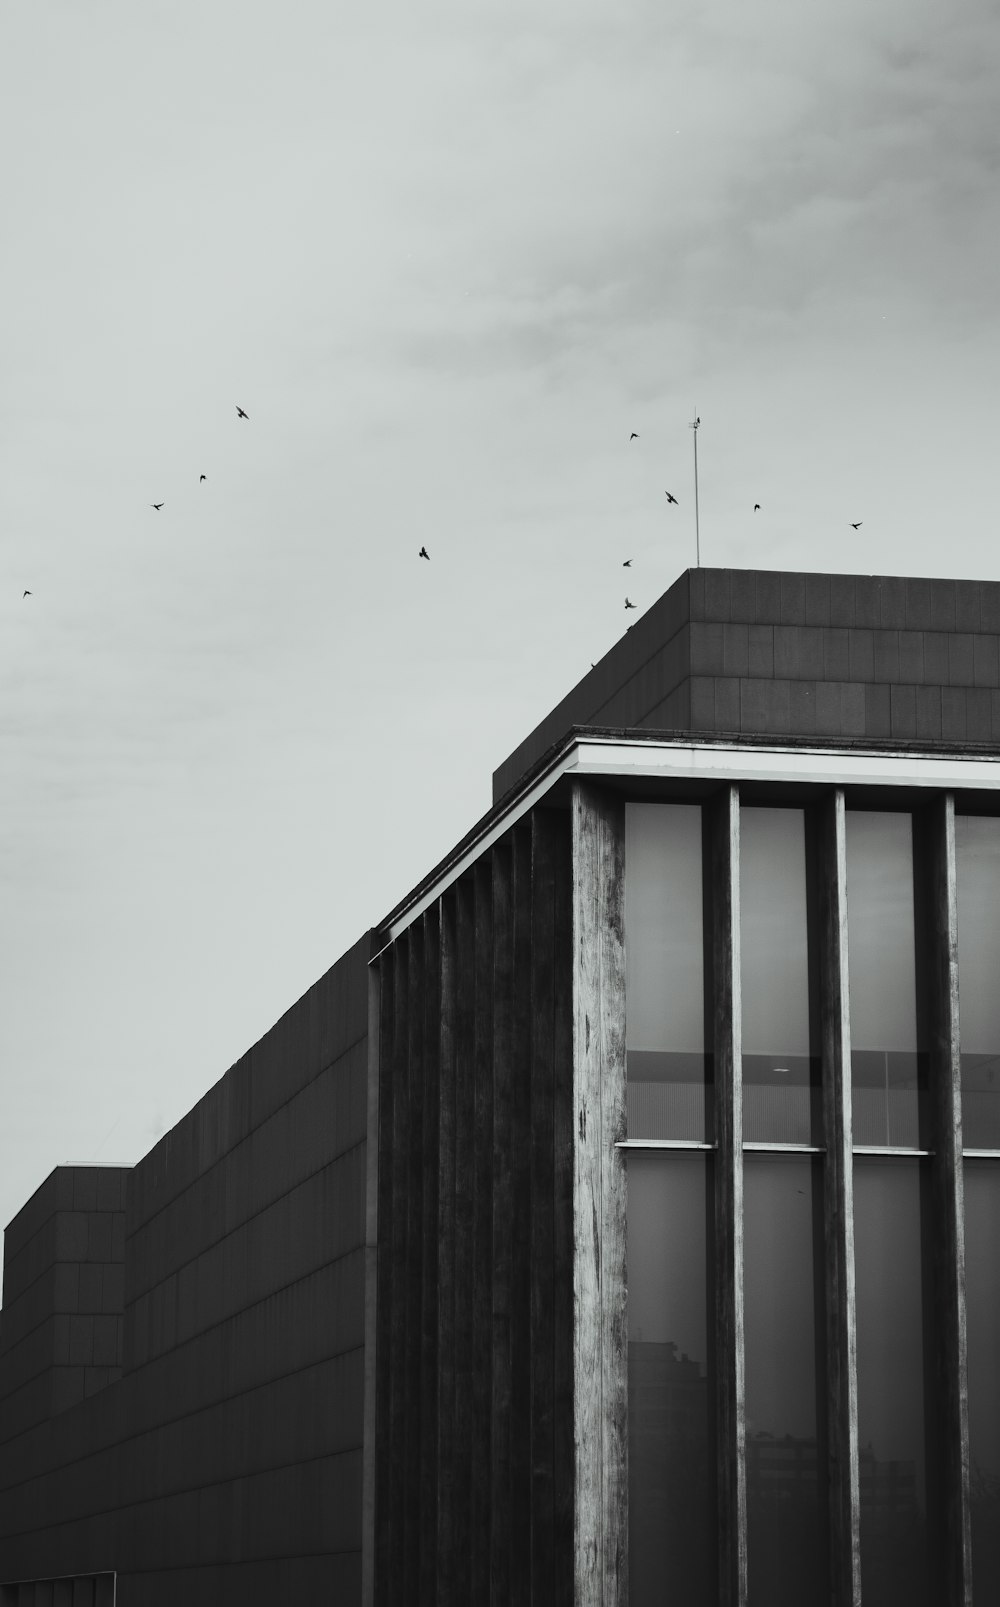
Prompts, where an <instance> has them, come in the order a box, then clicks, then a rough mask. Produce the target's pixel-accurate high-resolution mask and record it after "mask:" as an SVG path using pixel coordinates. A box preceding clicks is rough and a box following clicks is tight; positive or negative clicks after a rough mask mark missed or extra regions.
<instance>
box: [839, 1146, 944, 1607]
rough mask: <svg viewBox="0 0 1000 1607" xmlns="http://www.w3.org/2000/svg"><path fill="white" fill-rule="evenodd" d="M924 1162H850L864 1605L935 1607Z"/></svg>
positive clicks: (869, 1606)
mask: <svg viewBox="0 0 1000 1607" xmlns="http://www.w3.org/2000/svg"><path fill="white" fill-rule="evenodd" d="M920 1166H921V1162H919V1161H916V1160H912V1161H911V1160H898V1159H897V1160H878V1159H876V1158H874V1157H868V1156H862V1157H859V1158H858V1159H856V1160H855V1163H854V1256H855V1278H856V1301H857V1358H858V1446H859V1453H860V1454H859V1462H860V1474H861V1582H862V1594H863V1597H864V1602H865V1607H899V1603H900V1602H906V1603H907V1604H908V1607H930V1595H929V1587H928V1577H927V1576H928V1561H929V1555H928V1531H927V1497H926V1458H925V1433H924V1345H923V1324H924V1311H923V1281H922V1271H921V1256H920V1216H921V1200H920V1192H921V1175H920Z"/></svg>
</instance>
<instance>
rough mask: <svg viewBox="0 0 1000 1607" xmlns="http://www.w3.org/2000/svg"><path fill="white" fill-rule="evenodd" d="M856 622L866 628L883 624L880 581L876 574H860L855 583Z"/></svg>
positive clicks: (869, 628) (873, 627) (871, 628)
mask: <svg viewBox="0 0 1000 1607" xmlns="http://www.w3.org/2000/svg"><path fill="white" fill-rule="evenodd" d="M854 623H855V624H856V625H859V626H861V627H862V628H864V629H866V630H874V629H875V628H876V627H877V626H878V625H880V624H881V611H880V608H879V582H878V581H877V579H876V578H875V576H874V575H859V577H858V579H857V580H856V581H855V583H854Z"/></svg>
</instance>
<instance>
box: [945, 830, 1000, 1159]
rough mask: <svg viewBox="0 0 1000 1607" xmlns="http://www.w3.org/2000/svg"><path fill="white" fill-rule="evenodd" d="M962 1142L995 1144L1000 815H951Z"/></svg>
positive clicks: (999, 1112)
mask: <svg viewBox="0 0 1000 1607" xmlns="http://www.w3.org/2000/svg"><path fill="white" fill-rule="evenodd" d="M955 846H956V851H957V858H958V1001H959V1016H958V1019H959V1029H960V1031H961V1034H962V1142H963V1144H965V1145H966V1146H967V1148H969V1149H1000V820H994V819H990V818H988V817H986V816H981V815H956V817H955Z"/></svg>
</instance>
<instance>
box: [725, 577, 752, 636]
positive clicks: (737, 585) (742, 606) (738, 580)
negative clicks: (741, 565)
mask: <svg viewBox="0 0 1000 1607" xmlns="http://www.w3.org/2000/svg"><path fill="white" fill-rule="evenodd" d="M756 580H757V577H756V575H755V573H754V571H753V570H752V569H732V570H730V572H729V617H730V619H732V620H737V621H739V622H740V623H742V624H744V625H752V624H753V622H754V620H755V619H756V618H757V585H756Z"/></svg>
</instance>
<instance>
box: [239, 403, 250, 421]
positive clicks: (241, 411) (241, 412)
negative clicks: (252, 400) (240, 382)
mask: <svg viewBox="0 0 1000 1607" xmlns="http://www.w3.org/2000/svg"><path fill="white" fill-rule="evenodd" d="M236 411H237V413H238V414H239V416H240V418H249V417H250V414H249V413H244V411H243V409H242V407H240V406H239V404H238V403H237V407H236Z"/></svg>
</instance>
